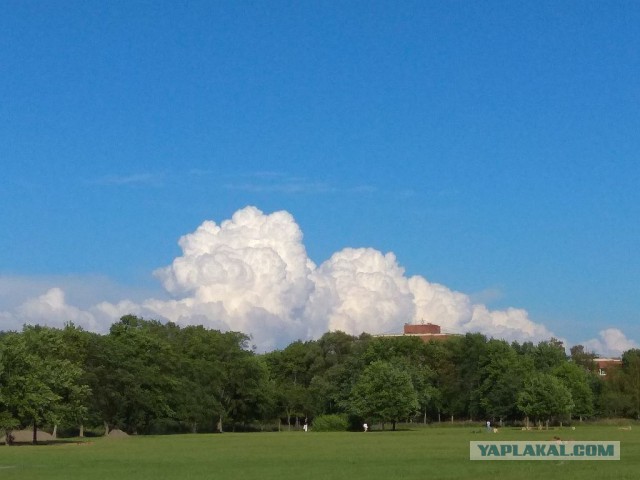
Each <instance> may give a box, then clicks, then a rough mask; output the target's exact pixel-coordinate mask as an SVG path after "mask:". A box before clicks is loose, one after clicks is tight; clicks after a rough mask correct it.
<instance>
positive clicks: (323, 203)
mask: <svg viewBox="0 0 640 480" xmlns="http://www.w3.org/2000/svg"><path fill="white" fill-rule="evenodd" d="M639 26H640V3H638V2H633V1H619V2H595V1H580V2H578V1H575V2H574V1H561V2H558V1H551V2H518V1H501V2H495V1H487V2H472V1H467V2H462V1H460V2H445V1H441V2H429V1H417V2H408V1H400V2H397V1H393V2H379V1H372V2H353V1H348V2H311V1H303V2H293V1H291V2H279V1H272V2H244V1H227V2H211V1H202V2H198V1H189V2H186V1H185V2H177V1H176V2H166V1H159V2H158V1H154V2H151V1H150V2H138V1H123V2H117V1H110V2H92V1H77V2H71V1H59V2H39V1H23V0H21V1H10V0H9V1H4V2H2V3H1V4H0V45H1V48H0V68H1V71H2V74H1V75H0V102H1V103H0V275H2V276H4V277H6V278H8V279H12V278H18V277H19V278H21V279H22V281H25V282H28V281H29V279H33V281H34V282H36V281H37V280H38V279H41V278H43V277H52V276H55V277H58V278H61V277H65V276H74V277H75V278H77V277H83V276H87V278H89V277H91V276H104V277H107V278H109V279H110V280H111V281H112V282H114V283H116V284H118V285H124V286H128V288H129V287H130V288H132V289H134V288H143V287H144V288H146V289H151V290H153V289H155V288H157V289H158V290H161V287H160V286H159V285H158V282H157V281H156V280H155V279H153V278H152V275H151V273H152V271H153V270H154V269H156V268H158V267H162V266H165V265H168V264H169V263H171V261H172V260H173V259H174V258H175V257H176V256H178V255H179V254H180V250H179V248H178V246H177V240H178V238H179V237H180V236H182V235H184V234H186V233H189V232H192V231H193V230H194V229H195V228H196V227H197V226H198V225H200V224H201V223H202V222H203V221H204V220H207V219H211V220H214V221H216V222H221V221H223V220H225V219H228V218H230V217H231V215H232V214H233V213H234V212H235V211H237V210H239V209H241V208H243V207H245V206H247V205H255V206H256V207H258V208H259V209H261V210H262V211H264V212H265V213H270V212H273V211H276V210H286V211H288V212H290V213H291V214H292V215H293V217H294V218H295V220H296V221H297V223H298V225H299V226H300V228H301V229H302V231H303V233H304V245H305V247H306V249H307V252H308V254H309V256H310V257H311V259H312V260H313V261H314V262H316V263H318V264H319V263H321V262H323V261H325V260H327V259H328V258H329V257H330V256H331V255H332V254H333V253H334V252H336V251H339V250H340V249H342V248H344V247H372V248H375V249H377V250H380V251H382V252H389V251H391V252H394V253H395V255H396V257H397V259H398V262H399V263H400V265H402V266H403V267H404V268H405V269H406V271H407V274H408V275H414V274H419V275H422V276H424V277H425V278H427V279H428V280H429V281H431V282H437V283H442V284H444V285H446V286H447V287H449V288H450V289H453V290H458V291H461V292H464V293H466V294H468V295H471V297H472V298H477V299H478V301H481V302H485V303H487V304H488V305H489V306H490V307H491V308H506V307H509V306H513V307H518V308H523V309H526V310H527V311H528V312H529V316H530V318H531V319H532V320H534V321H536V322H540V323H543V324H545V325H546V326H547V327H549V328H550V329H551V330H553V331H554V332H556V333H557V334H558V335H561V336H564V337H566V338H569V339H573V340H575V341H581V340H582V339H586V338H592V337H596V336H597V333H598V331H600V330H602V329H604V328H607V327H616V328H620V329H621V330H623V331H624V332H625V334H626V335H627V337H629V338H630V339H633V340H636V341H639V340H640V326H639V325H640V314H639V312H640V254H639V246H640V193H639V192H640V188H638V184H639V181H640V28H639ZM67 293H68V295H71V296H72V297H73V292H67ZM7 296H8V294H5V295H4V297H3V296H2V294H1V292H0V301H4V302H5V303H6V305H4V306H3V305H2V304H0V311H3V310H7V309H9V308H13V307H14V306H15V305H9V303H10V299H7V298H6V297H7ZM3 307H4V308H3Z"/></svg>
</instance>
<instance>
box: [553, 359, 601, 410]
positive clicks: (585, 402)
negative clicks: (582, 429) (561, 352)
mask: <svg viewBox="0 0 640 480" xmlns="http://www.w3.org/2000/svg"><path fill="white" fill-rule="evenodd" d="M553 375H555V376H556V377H557V378H559V379H560V380H562V383H563V384H564V385H565V387H567V389H568V390H569V392H571V398H572V399H573V403H574V408H573V410H572V414H573V415H576V416H578V417H579V418H580V420H582V417H588V416H591V415H593V392H592V390H591V387H590V386H589V375H590V374H589V373H588V372H587V371H586V370H585V369H584V367H581V366H579V365H578V364H576V363H572V362H565V363H563V364H561V365H559V366H557V367H556V368H554V370H553Z"/></svg>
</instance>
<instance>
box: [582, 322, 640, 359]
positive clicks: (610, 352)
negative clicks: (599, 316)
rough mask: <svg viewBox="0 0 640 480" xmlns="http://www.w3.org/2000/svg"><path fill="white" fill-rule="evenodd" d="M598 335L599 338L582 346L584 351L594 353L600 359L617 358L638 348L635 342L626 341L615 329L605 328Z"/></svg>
mask: <svg viewBox="0 0 640 480" xmlns="http://www.w3.org/2000/svg"><path fill="white" fill-rule="evenodd" d="M598 334H599V338H594V339H591V340H587V341H586V342H584V343H583V345H584V346H585V348H586V350H588V351H590V352H595V353H596V354H598V355H599V356H600V357H619V356H620V355H621V354H622V353H623V352H624V351H626V350H630V349H632V348H639V347H638V344H637V343H636V342H635V341H633V340H630V339H628V338H627V337H626V336H625V334H624V333H622V331H620V330H619V329H617V328H607V329H605V330H601V331H600V332H598Z"/></svg>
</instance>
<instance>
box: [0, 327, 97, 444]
mask: <svg viewBox="0 0 640 480" xmlns="http://www.w3.org/2000/svg"><path fill="white" fill-rule="evenodd" d="M58 340H59V338H58V337H56V334H55V332H53V331H52V330H51V329H46V328H41V327H26V328H25V330H24V332H23V333H21V334H18V333H12V334H8V335H5V336H3V338H2V342H1V343H0V357H1V358H2V365H3V369H2V372H1V375H2V378H1V379H0V385H1V386H2V393H1V397H2V398H1V401H2V405H3V408H2V411H3V414H2V417H3V422H4V423H5V424H9V425H15V424H16V423H17V422H20V423H23V424H27V423H31V425H32V426H33V443H37V441H38V438H37V430H38V427H39V426H41V425H43V424H50V425H54V424H58V423H60V422H61V421H63V420H65V419H66V418H68V417H69V416H70V415H71V413H72V412H73V411H74V407H75V404H74V402H75V400H78V402H81V401H82V397H84V396H85V395H86V394H88V389H87V387H86V385H82V384H81V383H80V382H79V380H80V378H81V376H82V369H81V368H80V367H79V366H78V365H76V364H74V363H72V362H70V361H69V360H66V359H60V358H56V357H55V355H49V354H46V347H43V345H48V346H49V347H50V348H51V350H52V351H56V349H58V348H59V344H58ZM69 402H71V403H72V405H71V406H70V405H69ZM5 428H6V427H5Z"/></svg>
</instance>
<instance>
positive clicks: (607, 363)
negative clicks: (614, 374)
mask: <svg viewBox="0 0 640 480" xmlns="http://www.w3.org/2000/svg"><path fill="white" fill-rule="evenodd" d="M593 363H594V364H595V365H596V372H597V373H598V375H600V376H601V377H606V376H607V372H609V371H611V369H612V368H620V367H621V366H622V360H621V359H619V358H594V359H593Z"/></svg>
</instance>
